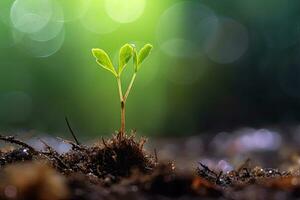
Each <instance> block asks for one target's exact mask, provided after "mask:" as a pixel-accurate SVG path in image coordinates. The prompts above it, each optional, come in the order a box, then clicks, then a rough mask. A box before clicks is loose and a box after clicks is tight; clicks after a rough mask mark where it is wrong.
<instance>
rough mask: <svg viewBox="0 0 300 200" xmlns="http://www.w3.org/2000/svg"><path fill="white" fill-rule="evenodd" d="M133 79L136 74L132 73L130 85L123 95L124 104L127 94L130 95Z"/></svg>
mask: <svg viewBox="0 0 300 200" xmlns="http://www.w3.org/2000/svg"><path fill="white" fill-rule="evenodd" d="M135 77H136V73H134V74H133V75H132V78H131V81H130V84H129V86H128V88H127V91H126V93H125V95H124V102H126V100H127V97H128V95H129V93H130V90H131V88H132V86H133V83H134V80H135Z"/></svg>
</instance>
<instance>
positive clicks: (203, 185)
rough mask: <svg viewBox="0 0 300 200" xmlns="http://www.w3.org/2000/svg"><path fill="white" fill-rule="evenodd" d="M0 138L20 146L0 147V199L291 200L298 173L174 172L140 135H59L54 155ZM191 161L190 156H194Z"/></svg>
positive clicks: (299, 184)
mask: <svg viewBox="0 0 300 200" xmlns="http://www.w3.org/2000/svg"><path fill="white" fill-rule="evenodd" d="M0 140H2V141H5V142H8V143H11V144H14V145H17V146H19V147H20V148H5V149H4V148H3V149H0V199H1V200H2V199H3V200H9V199H10V200H11V199H13V200H27V199H28V200H29V199H30V200H39V199H41V200H94V199H95V200H96V199H97V200H98V199H100V200H101V199H104V200H106V199H107V200H110V199H120V198H124V199H133V200H135V199H146V200H148V199H149V200H150V199H157V200H160V199H178V198H180V199H199V198H201V199H214V198H215V199H220V198H221V199H297V198H298V197H300V176H299V173H291V172H284V171H279V170H277V169H272V168H261V167H258V166H252V165H251V162H250V160H247V161H246V162H244V163H243V164H242V165H241V166H240V167H238V168H237V169H235V170H231V171H228V172H223V171H222V170H219V171H217V170H215V169H211V168H209V167H208V166H206V165H205V164H203V163H199V167H198V168H197V170H196V171H195V172H194V173H191V172H182V171H180V172H179V171H178V170H176V168H175V165H174V163H173V162H159V161H158V158H157V155H156V154H155V155H154V156H153V155H151V154H149V153H147V152H146V151H145V150H144V144H145V141H146V140H145V139H140V140H137V139H136V138H135V136H134V135H130V136H127V135H126V136H123V137H120V135H116V136H113V137H112V138H111V139H108V140H104V139H103V140H101V142H99V143H97V144H94V145H91V146H86V145H82V144H79V143H78V141H76V142H72V141H67V140H63V141H64V142H66V143H68V144H70V145H71V146H72V148H71V150H70V151H68V152H67V153H64V154H59V153H58V152H57V151H56V150H54V148H52V147H51V146H50V145H48V144H47V143H46V142H44V141H42V140H41V142H42V143H43V144H44V146H45V149H44V150H42V151H38V150H36V149H34V148H33V147H31V146H30V145H28V144H26V143H25V142H23V141H21V140H18V139H16V138H15V137H12V136H1V135H0ZM195 162H196V161H195Z"/></svg>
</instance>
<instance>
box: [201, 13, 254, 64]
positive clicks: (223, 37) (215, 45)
mask: <svg viewBox="0 0 300 200" xmlns="http://www.w3.org/2000/svg"><path fill="white" fill-rule="evenodd" d="M248 40H249V38H248V31H247V29H246V27H245V26H243V25H242V24H240V23H238V22H237V21H235V20H233V19H230V18H219V23H218V28H217V29H216V31H215V32H213V34H212V35H211V38H210V40H209V41H208V42H207V44H206V47H205V52H206V54H207V56H208V57H209V58H210V59H211V60H213V61H214V62H217V63H221V64H226V63H231V62H234V61H236V60H238V59H239V58H240V57H241V56H242V55H243V54H244V53H245V52H246V50H247V49H248Z"/></svg>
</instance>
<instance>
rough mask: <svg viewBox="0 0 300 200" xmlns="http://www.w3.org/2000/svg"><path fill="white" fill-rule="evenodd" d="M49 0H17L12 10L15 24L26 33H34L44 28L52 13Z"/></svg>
mask: <svg viewBox="0 0 300 200" xmlns="http://www.w3.org/2000/svg"><path fill="white" fill-rule="evenodd" d="M51 8H52V7H51V2H49V1H48V0H39V1H36V0H16V1H15V2H14V3H13V5H12V7H11V11H10V18H11V21H12V24H13V26H14V27H15V28H16V29H18V30H19V31H21V32H24V33H34V32H37V31H39V30H40V29H42V28H43V27H44V26H45V25H46V24H47V23H48V22H49V20H50V18H51V15H52V9H51Z"/></svg>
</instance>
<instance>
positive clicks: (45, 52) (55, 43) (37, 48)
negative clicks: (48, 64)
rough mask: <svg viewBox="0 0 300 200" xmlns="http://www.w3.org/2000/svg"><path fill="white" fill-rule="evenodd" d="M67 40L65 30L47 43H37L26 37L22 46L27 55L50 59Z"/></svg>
mask: <svg viewBox="0 0 300 200" xmlns="http://www.w3.org/2000/svg"><path fill="white" fill-rule="evenodd" d="M64 40H65V30H64V29H62V31H61V32H60V33H59V34H58V35H57V36H56V37H55V38H53V39H51V40H47V41H42V42H41V41H36V40H32V39H31V38H30V37H28V36H27V37H24V38H23V40H22V41H21V46H22V48H24V49H25V50H26V52H27V53H29V54H31V55H32V56H34V57H48V56H51V55H53V54H54V53H56V52H57V51H58V50H59V49H60V48H61V46H62V45H63V43H64Z"/></svg>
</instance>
